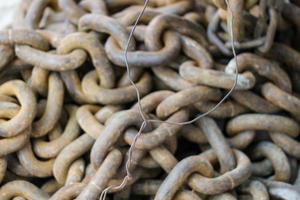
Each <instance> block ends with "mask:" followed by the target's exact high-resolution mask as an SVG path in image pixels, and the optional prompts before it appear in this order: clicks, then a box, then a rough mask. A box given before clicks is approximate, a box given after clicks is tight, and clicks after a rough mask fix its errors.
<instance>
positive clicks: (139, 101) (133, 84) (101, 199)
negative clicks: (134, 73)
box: [99, 0, 238, 200]
mask: <svg viewBox="0 0 300 200" xmlns="http://www.w3.org/2000/svg"><path fill="white" fill-rule="evenodd" d="M225 2H226V4H227V8H228V10H229V14H230V20H229V24H228V27H229V30H230V43H231V50H232V53H233V56H234V60H235V63H236V65H235V80H234V84H233V86H232V88H231V89H230V90H229V91H228V93H227V94H226V95H225V96H224V97H223V98H222V99H221V100H220V101H219V102H218V103H217V104H216V105H215V106H214V107H213V108H211V109H210V110H209V111H207V112H205V113H202V114H200V115H198V116H197V117H195V118H194V119H192V120H190V121H186V122H179V123H178V122H170V121H162V120H153V119H147V118H146V115H145V113H144V111H143V107H142V104H141V98H140V92H139V90H138V88H137V86H136V84H135V83H134V81H133V80H132V78H131V76H130V67H129V64H128V49H129V44H130V42H131V39H132V37H133V34H134V31H135V29H136V27H137V25H138V23H139V21H140V18H141V17H142V16H143V14H144V12H145V10H146V8H147V6H148V4H149V0H145V3H144V6H143V9H142V11H141V12H140V14H139V15H138V17H137V19H136V21H135V23H134V26H133V27H132V29H131V31H130V34H129V37H128V40H127V44H126V48H125V53H124V58H125V65H126V70H127V75H128V79H129V81H130V83H131V85H132V86H133V87H134V89H135V91H136V95H137V101H138V110H139V113H140V115H141V117H142V119H143V123H142V125H141V127H140V129H139V131H138V133H137V134H136V135H135V137H134V140H133V142H132V143H131V145H130V148H129V150H128V159H127V161H126V176H125V177H124V179H123V181H122V183H121V184H120V185H118V186H114V187H113V186H109V187H107V188H106V189H105V190H103V192H102V193H101V195H100V199H99V200H105V198H106V195H107V193H108V192H109V191H110V190H111V189H114V190H121V189H123V188H125V187H126V185H127V183H128V182H129V181H130V180H131V179H132V176H131V172H130V165H131V161H132V152H133V150H134V148H135V144H136V142H137V140H138V138H139V137H140V135H141V134H142V132H143V130H144V129H145V127H146V126H147V124H148V123H149V122H153V123H167V124H173V125H188V124H191V123H194V122H195V121H197V120H199V119H200V118H202V117H205V116H207V115H209V114H210V113H212V112H214V111H215V110H216V109H217V108H218V107H219V106H220V105H221V104H222V103H224V101H225V100H226V99H227V98H228V97H229V96H230V95H231V93H232V92H233V91H234V89H235V88H236V85H237V81H238V59H237V55H236V51H235V47H234V34H233V28H232V25H233V20H234V17H233V14H232V13H233V12H232V9H231V7H230V4H229V2H228V0H225Z"/></svg>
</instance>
